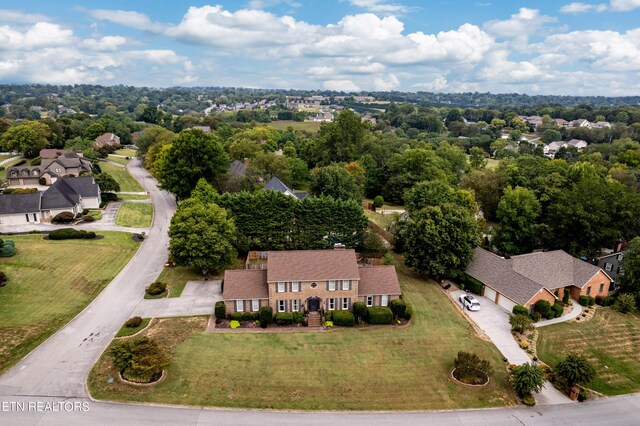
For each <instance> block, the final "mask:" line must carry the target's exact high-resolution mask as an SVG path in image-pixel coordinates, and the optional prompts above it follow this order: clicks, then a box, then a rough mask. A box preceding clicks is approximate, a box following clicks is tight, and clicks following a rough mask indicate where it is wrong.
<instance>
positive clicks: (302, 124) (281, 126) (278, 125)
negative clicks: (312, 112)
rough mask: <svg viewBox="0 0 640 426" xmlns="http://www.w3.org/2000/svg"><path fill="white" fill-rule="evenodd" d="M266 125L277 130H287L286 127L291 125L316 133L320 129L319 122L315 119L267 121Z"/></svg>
mask: <svg viewBox="0 0 640 426" xmlns="http://www.w3.org/2000/svg"><path fill="white" fill-rule="evenodd" d="M267 126H268V127H272V128H274V129H277V130H287V127H289V126H291V127H293V129H294V130H306V131H307V132H311V133H317V132H318V130H320V123H319V122H315V121H290V120H282V121H272V122H270V123H267Z"/></svg>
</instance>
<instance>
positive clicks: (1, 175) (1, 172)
mask: <svg viewBox="0 0 640 426" xmlns="http://www.w3.org/2000/svg"><path fill="white" fill-rule="evenodd" d="M11 157H15V155H11V156H9V157H8V158H11ZM4 160H6V158H4ZM22 160H24V158H19V159H17V160H14V161H10V162H8V163H7V164H4V165H3V166H2V167H4V170H0V178H1V179H2V180H6V179H7V169H8V168H9V167H11V166H14V165H16V164H18V163H19V162H21V161H22ZM27 164H28V161H27Z"/></svg>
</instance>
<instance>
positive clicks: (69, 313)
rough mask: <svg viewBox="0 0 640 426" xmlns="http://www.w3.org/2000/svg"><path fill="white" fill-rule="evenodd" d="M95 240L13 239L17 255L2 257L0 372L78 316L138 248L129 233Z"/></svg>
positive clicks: (108, 235)
mask: <svg viewBox="0 0 640 426" xmlns="http://www.w3.org/2000/svg"><path fill="white" fill-rule="evenodd" d="M99 234H100V235H104V237H105V238H103V239H99V240H92V241H87V240H64V241H48V240H43V239H42V235H29V236H3V238H4V239H13V240H14V241H15V244H16V249H17V254H16V255H15V256H14V257H10V258H0V269H1V270H2V271H4V272H5V273H6V274H7V276H8V277H9V283H8V284H7V286H6V287H2V288H0V373H2V372H3V371H5V370H6V369H8V368H9V367H10V366H11V365H13V364H15V363H16V362H17V361H18V360H19V359H21V358H22V357H24V356H25V355H26V354H27V353H28V352H30V351H31V350H32V349H34V348H35V347H36V346H38V345H39V344H40V343H42V342H43V341H44V340H45V339H46V338H47V337H49V336H50V335H52V334H53V333H54V332H55V331H56V330H58V329H59V328H60V327H62V326H63V325H64V324H66V323H67V322H68V321H69V320H70V319H71V318H73V317H74V316H75V315H76V314H78V312H80V311H81V310H82V309H83V308H84V307H85V306H86V305H87V304H89V302H91V301H92V300H93V299H94V298H95V297H96V296H97V295H98V293H99V292H100V291H101V290H102V289H103V288H104V287H105V286H106V285H107V284H108V283H109V282H110V281H111V280H112V279H113V278H114V277H115V276H116V275H117V274H118V272H120V270H121V269H122V268H123V267H124V265H125V264H126V263H127V262H128V261H129V259H130V258H131V256H133V254H134V253H135V251H136V250H137V249H138V243H136V242H134V241H132V240H131V235H130V234H126V233H121V232H100V233H99Z"/></svg>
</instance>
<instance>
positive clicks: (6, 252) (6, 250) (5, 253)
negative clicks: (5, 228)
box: [0, 240, 16, 257]
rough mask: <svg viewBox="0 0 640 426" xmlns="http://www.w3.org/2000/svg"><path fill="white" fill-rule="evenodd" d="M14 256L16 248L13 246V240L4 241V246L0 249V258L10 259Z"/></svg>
mask: <svg viewBox="0 0 640 426" xmlns="http://www.w3.org/2000/svg"><path fill="white" fill-rule="evenodd" d="M15 254H16V246H15V245H14V244H13V240H5V242H4V244H2V247H1V248H0V257H11V256H15Z"/></svg>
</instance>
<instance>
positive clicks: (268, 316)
mask: <svg viewBox="0 0 640 426" xmlns="http://www.w3.org/2000/svg"><path fill="white" fill-rule="evenodd" d="M271 322H273V308H271V306H263V307H262V308H260V327H262V328H265V327H266V326H267V325H268V324H271Z"/></svg>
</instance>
